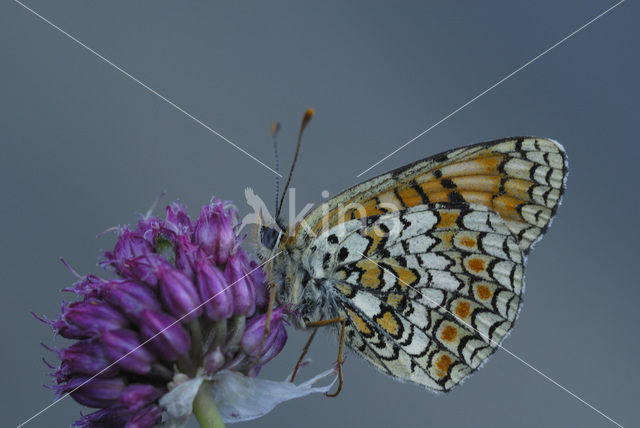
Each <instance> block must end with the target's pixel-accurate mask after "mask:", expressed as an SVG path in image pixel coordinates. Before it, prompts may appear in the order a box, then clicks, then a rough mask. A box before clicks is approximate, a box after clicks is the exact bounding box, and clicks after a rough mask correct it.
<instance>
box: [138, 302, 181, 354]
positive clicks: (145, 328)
mask: <svg viewBox="0 0 640 428" xmlns="http://www.w3.org/2000/svg"><path fill="white" fill-rule="evenodd" d="M140 320H141V323H142V324H141V325H140V330H141V332H142V337H143V338H144V339H145V340H149V339H151V340H150V341H149V346H150V347H151V348H153V350H154V351H155V352H156V353H157V354H158V355H159V356H160V357H161V358H163V359H164V360H165V361H169V362H172V361H176V360H177V359H178V358H180V356H181V355H183V354H185V353H186V352H187V351H188V350H189V347H190V346H191V339H190V337H189V334H188V333H187V331H186V330H185V329H184V328H183V327H182V326H181V325H180V323H177V322H176V319H175V318H173V317H171V316H170V315H167V314H164V313H161V312H155V311H149V310H146V309H145V310H144V311H142V313H141V315H140ZM152 338H153V339H152Z"/></svg>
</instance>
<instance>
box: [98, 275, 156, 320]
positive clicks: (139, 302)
mask: <svg viewBox="0 0 640 428" xmlns="http://www.w3.org/2000/svg"><path fill="white" fill-rule="evenodd" d="M102 298H103V299H104V300H106V301H107V302H109V303H111V304H112V305H114V306H116V307H118V308H119V309H120V310H121V311H122V312H124V314H125V315H127V316H128V317H129V318H132V319H134V320H136V319H138V316H139V315H140V312H142V311H143V310H144V309H150V310H153V311H160V310H161V309H160V302H159V301H158V298H157V297H156V294H155V293H154V292H153V291H152V290H151V289H149V287H147V286H145V285H143V284H140V283H137V282H134V281H129V280H124V281H111V282H109V283H107V284H106V285H105V286H104V287H103V288H102Z"/></svg>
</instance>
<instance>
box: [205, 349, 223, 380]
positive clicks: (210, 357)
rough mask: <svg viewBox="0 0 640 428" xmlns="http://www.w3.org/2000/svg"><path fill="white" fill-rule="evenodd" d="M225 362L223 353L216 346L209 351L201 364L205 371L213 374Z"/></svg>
mask: <svg viewBox="0 0 640 428" xmlns="http://www.w3.org/2000/svg"><path fill="white" fill-rule="evenodd" d="M224 363H225V358H224V355H223V354H222V351H221V350H220V347H217V348H216V349H214V350H213V351H211V352H209V353H208V354H207V355H205V357H204V361H203V365H204V369H205V371H206V372H207V373H210V374H213V373H215V372H217V371H218V370H220V369H221V368H222V367H223V366H224Z"/></svg>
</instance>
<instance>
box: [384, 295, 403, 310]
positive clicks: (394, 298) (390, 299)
mask: <svg viewBox="0 0 640 428" xmlns="http://www.w3.org/2000/svg"><path fill="white" fill-rule="evenodd" d="M403 298H404V296H403V295H402V294H395V293H390V294H389V295H388V296H387V304H388V305H390V306H393V307H394V308H397V307H398V306H400V305H401V304H402V299H403Z"/></svg>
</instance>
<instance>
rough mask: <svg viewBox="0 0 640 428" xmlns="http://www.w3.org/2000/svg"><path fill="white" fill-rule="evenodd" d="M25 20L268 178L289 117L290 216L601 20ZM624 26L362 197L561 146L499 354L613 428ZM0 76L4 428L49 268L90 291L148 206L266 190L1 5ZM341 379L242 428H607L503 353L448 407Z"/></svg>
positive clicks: (400, 159)
mask: <svg viewBox="0 0 640 428" xmlns="http://www.w3.org/2000/svg"><path fill="white" fill-rule="evenodd" d="M480 3H481V4H480ZM27 4H28V5H29V6H30V7H32V8H34V10H36V11H37V12H39V13H41V14H42V15H43V16H44V17H46V18H48V19H50V20H51V21H52V22H54V23H55V24H57V25H59V26H60V27H61V28H63V29H64V30H66V31H68V32H69V33H71V34H73V35H74V36H76V37H77V38H78V39H79V40H81V41H82V42H84V43H86V44H87V45H88V46H90V47H92V48H94V49H96V50H97V51H99V52H100V53H101V54H103V55H104V56H105V57H107V58H109V59H110V60H112V61H113V62H115V63H116V64H118V65H120V66H121V67H123V68H124V69H126V70H127V71H128V72H130V73H131V74H133V75H134V76H136V77H137V78H139V79H141V80H142V81H143V82H145V83H146V84H148V85H149V86H150V87H152V88H154V89H155V90H157V91H158V92H160V93H162V94H163V95H165V96H166V97H168V98H169V99H171V100H172V101H174V102H175V103H177V104H178V105H180V106H182V107H184V108H185V109H186V110H187V111H189V112H191V113H192V114H193V115H195V116H196V117H198V118H199V119H201V120H202V121H203V122H205V123H207V124H208V125H210V126H211V127H213V128H214V129H216V130H217V131H219V132H220V133H222V134H223V135H225V136H226V137H228V138H229V139H231V140H233V141H234V142H236V143H237V144H238V145H240V146H241V147H243V148H244V149H246V150H247V151H249V152H250V153H252V154H254V155H255V156H256V157H258V158H260V159H262V160H263V161H264V162H266V163H268V164H270V165H271V164H272V153H271V143H270V138H269V126H270V124H271V122H272V121H273V120H276V119H277V120H280V121H281V122H282V123H283V130H282V134H281V151H282V164H283V165H285V168H287V167H288V162H289V160H290V159H291V155H292V153H293V146H294V138H295V134H296V132H297V127H298V123H299V120H300V118H301V116H302V113H303V112H304V110H305V109H306V108H307V107H315V109H316V117H315V118H314V119H313V122H312V123H311V125H310V127H309V129H308V132H307V134H306V137H305V141H304V147H303V149H302V154H301V158H300V162H299V166H298V169H297V171H296V174H295V177H294V186H295V187H296V188H297V192H298V204H299V206H301V205H303V204H304V203H306V202H314V201H315V202H317V201H319V200H321V197H320V192H321V191H322V190H324V189H327V190H329V191H330V192H331V193H332V194H335V193H336V192H337V191H339V190H341V189H343V188H345V187H347V186H350V185H353V184H355V183H356V182H358V181H361V179H357V178H356V174H357V173H359V172H360V171H362V170H364V169H365V168H367V167H368V166H369V165H371V164H372V163H373V162H375V161H377V160H378V159H380V158H381V157H382V156H384V155H386V154H387V153H389V152H390V151H391V150H393V149H394V148H396V147H398V146H399V145H401V144H402V143H404V142H405V141H407V140H409V139H410V138H412V137H414V136H415V135H417V134H418V133H419V132H421V131H423V130H424V129H426V128H427V127H429V126H430V125H431V124H433V123H435V122H436V121H438V120H439V119H441V118H442V117H443V116H445V115H446V114H448V113H449V112H451V111H453V110H454V109H456V108H457V107H459V106H460V105H462V104H463V103H464V102H466V101H467V100H469V99H470V98H472V97H473V96H475V95H477V94H478V93H480V92H481V91H483V90H484V89H486V88H488V87H489V86H490V85H491V84H493V83H495V82H496V81H498V80H499V79H501V78H502V77H504V76H505V75H507V74H509V73H510V72H512V71H513V70H514V69H516V68H517V67H519V66H521V65H522V64H524V63H525V62H526V61H528V60H529V59H531V58H533V57H534V56H535V55H537V54H538V53H540V52H541V51H543V50H544V49H546V48H547V47H549V46H551V45H552V44H554V43H556V42H557V41H559V40H560V39H562V38H563V37H564V36H566V35H567V34H569V33H570V32H572V31H573V30H575V29H577V28H578V27H580V26H581V25H583V24H584V23H586V22H587V21H588V20H590V19H591V18H593V17H595V16H596V15H598V14H599V13H600V12H602V11H604V10H605V9H606V8H608V7H609V6H611V5H613V2H610V1H564V2H561V3H559V2H555V1H538V2H526V1H515V2H514V1H489V2H472V1H464V2H447V1H442V2H407V3H402V4H393V3H392V2H382V3H380V2H377V3H374V2H357V3H356V2H350V3H348V4H347V3H338V2H278V3H273V2H269V3H267V2H249V3H245V2H243V3H240V4H229V3H225V4H216V3H213V2H192V3H188V4H184V3H182V2H180V3H179V2H168V1H153V2H152V1H144V2H143V1H136V2H128V1H127V2H124V1H110V2H95V1H93V2H86V1H57V2H47V1H43V0H39V1H35V0H31V1H29V2H28V3H27ZM639 11H640V10H639V7H638V5H637V3H634V2H630V1H628V2H626V3H624V4H622V5H621V6H620V7H618V8H617V9H616V10H614V11H613V12H611V13H610V14H609V15H606V16H605V17H603V18H602V19H601V20H599V21H597V22H596V23H594V24H593V25H592V26H590V27H588V28H586V29H585V30H584V31H583V32H581V33H579V34H577V35H576V36H575V37H574V38H572V39H570V40H569V41H567V42H566V43H564V44H562V45H561V46H559V47H558V48H556V49H555V50H553V51H551V52H550V53H549V54H548V55H546V56H544V57H542V58H541V59H540V60H538V61H537V62H535V63H533V64H532V65H530V66H529V67H527V68H526V69H524V70H523V71H522V72H520V73H518V74H517V75H515V76H514V77H513V78H511V79H510V80H508V81H506V82H505V83H504V84H502V85H500V86H499V87H498V88H496V89H495V90H494V91H492V92H490V93H488V94H487V95H485V96H483V97H482V98H480V99H479V100H478V101H476V102H475V103H473V104H471V105H470V106H469V107H467V108H466V109H464V110H462V111H461V112H460V113H458V114H457V115H455V116H453V117H452V118H450V119H449V120H447V121H446V122H444V123H443V124H441V125H440V126H438V127H436V128H435V129H434V130H432V131H431V132H429V133H428V134H426V135H425V136H423V137H422V138H420V139H419V140H417V141H415V142H414V143H413V144H411V145H410V146H409V147H407V148H406V149H404V150H402V151H400V152H399V153H398V154H397V155H395V156H393V157H392V158H391V159H389V160H387V161H385V162H384V163H383V164H381V165H379V166H378V167H376V168H375V169H374V170H373V171H371V172H370V173H368V174H367V175H366V176H365V177H367V178H368V177H372V176H373V175H374V174H379V173H381V172H384V171H385V170H388V169H390V168H393V167H397V166H400V165H403V164H406V163H408V162H411V161H414V160H417V159H420V158H423V157H425V156H428V155H432V154H435V153H438V152H440V151H442V150H446V149H450V148H453V147H456V146H460V145H465V144H470V143H474V142H478V141H484V140H490V139H495V138H500V137H504V136H509V135H528V134H530V135H540V136H547V137H552V138H555V139H557V140H558V141H560V142H562V143H563V144H564V146H565V147H566V149H567V152H568V155H569V160H570V171H571V173H570V176H569V181H568V192H567V194H566V198H565V201H564V204H563V206H562V207H561V209H560V210H559V212H558V216H557V218H556V220H555V222H554V224H553V227H552V228H551V230H550V233H549V234H548V236H546V237H545V238H544V239H543V240H542V241H541V242H540V243H539V244H538V245H537V247H536V249H535V250H534V251H533V253H532V254H531V256H530V257H529V266H528V269H527V284H528V286H527V290H526V293H525V304H524V308H523V310H522V312H521V315H520V318H519V322H518V323H517V325H516V328H515V329H514V332H513V334H512V335H511V336H510V337H509V338H508V339H507V340H506V342H505V343H504V345H505V346H506V348H507V349H509V350H510V351H512V352H513V353H515V354H516V355H518V356H520V357H521V358H523V359H524V360H526V361H527V362H529V363H530V364H532V365H533V366H535V367H537V368H538V369H540V370H541V371H543V372H544V373H546V374H547V375H548V376H550V377H551V378H553V379H555V380H557V381H558V382H559V383H561V384H562V385H565V386H566V387H567V388H569V389H570V390H572V391H574V392H575V393H576V394H577V395H579V396H581V397H583V398H584V399H585V400H587V401H589V402H590V403H592V404H593V405H594V406H595V407H597V408H599V409H601V410H602V411H603V412H605V413H607V414H608V415H610V416H611V417H612V418H613V419H616V420H617V421H619V422H620V423H621V424H622V425H628V426H631V425H634V423H637V417H636V416H635V412H636V411H637V399H638V395H639V390H638V381H639V380H640V379H639V371H638V352H639V351H640V346H639V341H638V330H637V328H638V322H639V321H640V315H639V311H638V307H639V306H638V304H639V296H640V292H639V291H638V290H639V284H638V274H637V270H636V269H637V267H638V243H639V242H640V235H639V232H638V228H637V217H638V214H637V213H638V207H639V202H640V201H639V198H638V190H637V189H638V183H639V178H640V173H639V168H638V155H639V154H640V149H639V142H638V141H637V138H636V132H635V126H636V124H637V121H638V117H639V115H638V113H640V111H639V109H638V102H637V98H638V94H639V89H640V87H639V84H638V75H639V72H640V69H639V61H638V51H637V45H638V40H639V39H638V36H639V31H638V27H637V18H638V16H639V14H638V12H639ZM0 53H1V55H2V58H3V61H2V67H1V69H0V81H2V96H1V97H0V133H1V135H0V142H1V143H0V144H1V147H2V152H1V153H2V155H1V157H0V186H1V187H0V195H1V196H2V199H1V200H2V211H1V216H2V217H1V219H0V220H1V221H0V236H1V237H2V239H1V240H0V241H1V242H0V275H1V277H0V278H1V286H2V300H1V303H0V304H1V311H0V322H1V325H2V331H3V340H2V343H3V345H4V349H3V350H2V352H1V353H0V367H2V371H3V374H2V381H3V382H2V384H3V386H2V388H1V389H0V391H1V392H0V402H2V407H3V411H2V420H3V423H2V424H3V425H6V426H15V425H17V424H18V423H20V422H22V421H23V420H24V419H26V418H28V417H29V416H30V415H32V414H33V413H35V412H36V411H37V410H39V409H41V408H42V407H44V406H46V405H48V404H49V403H51V401H52V394H51V392H50V391H47V390H45V389H44V388H42V387H41V384H43V383H46V382H49V380H48V377H47V376H46V373H47V371H48V370H47V369H46V368H45V367H44V366H43V364H42V363H41V361H40V358H41V356H42V355H44V354H45V351H44V350H43V349H42V348H41V347H40V346H39V344H38V342H40V341H45V342H47V343H52V341H51V335H50V332H49V330H48V329H47V328H46V327H45V326H44V325H41V324H40V323H39V322H37V321H36V320H34V319H33V318H32V317H31V315H29V311H35V312H37V313H41V314H47V315H49V316H55V314H56V313H57V311H58V309H59V302H60V300H61V299H62V298H63V297H65V296H64V295H62V294H60V293H59V292H58V290H59V289H60V288H62V287H64V286H67V285H68V284H70V283H71V282H72V281H73V279H74V278H73V277H72V276H71V275H70V274H69V272H67V270H65V269H64V268H63V267H62V265H61V264H60V263H59V262H58V257H59V256H64V257H65V258H66V259H67V260H68V261H69V262H70V263H71V264H72V265H73V266H74V267H75V268H76V269H78V270H79V271H80V272H82V273H89V272H99V269H98V268H96V267H95V263H96V260H97V258H98V255H99V250H100V249H107V248H109V247H110V246H111V245H112V244H113V237H111V236H106V237H102V238H99V239H95V236H96V234H97V233H99V232H101V231H102V230H104V229H106V228H108V227H110V226H113V225H117V224H126V223H132V222H134V221H135V215H134V213H135V212H143V211H145V210H146V209H147V208H148V207H149V205H150V204H151V203H152V201H153V200H154V198H155V197H156V196H157V195H158V193H159V192H160V191H162V190H166V191H167V192H168V193H167V196H166V197H165V199H164V202H169V201H172V200H174V199H177V198H180V199H181V200H182V201H184V202H185V203H186V204H187V205H188V206H189V207H190V212H191V213H192V214H197V212H198V211H199V207H200V206H201V205H202V204H204V203H206V202H207V201H208V199H209V197H210V196H211V194H215V195H216V196H218V197H221V198H223V199H231V200H234V201H235V202H236V203H237V204H238V206H239V207H240V209H241V211H242V212H243V213H246V212H248V209H249V208H248V207H247V206H246V204H245V203H244V193H243V190H244V188H245V187H246V186H252V187H253V188H254V189H255V190H256V192H257V193H258V194H259V195H262V196H263V197H264V199H265V201H266V202H267V203H271V200H272V198H273V178H274V177H273V175H272V173H271V172H269V171H268V170H267V169H265V168H264V167H262V166H260V165H259V164H257V163H256V162H255V161H253V160H251V159H250V158H248V157H246V156H245V155H243V154H242V153H240V152H239V151H237V150H236V149H234V148H233V147H231V146H230V145H229V144H227V143H225V142H224V141H222V140H221V139H220V138H218V137H216V136H215V135H213V134H211V133H210V132H209V131H207V130H206V129H204V128H203V127H202V126H200V125H198V124H196V123H195V122H193V121H192V120H191V119H189V118H187V117H186V116H185V115H184V114H182V113H180V112H178V111H177V110H175V109H174V108H173V107H171V106H169V105H168V104H167V103H165V102H164V101H162V100H160V99H159V98H158V97H156V96H155V95H153V94H151V93H150V92H148V91H147V90H145V89H144V88H142V87H141V86H139V85H138V84H136V83H135V82H133V81H132V80H131V79H129V78H127V77H125V76H124V75H123V74H121V73H120V72H118V71H116V70H114V69H113V68H112V67H111V66H109V65H108V64H106V63H105V62H103V61H102V60H100V59H98V58H97V57H96V56H94V55H93V54H91V53H89V52H88V51H86V50H85V49H83V48H82V47H80V46H79V45H77V44H76V43H74V42H73V41H72V40H70V39H69V38H67V37H65V36H64V35H62V34H61V33H59V32H58V31H56V30H55V29H53V28H52V27H50V26H49V25H47V24H45V23H44V22H42V21H41V20H39V19H38V18H36V17H35V16H34V15H32V14H31V13H29V12H28V11H27V10H25V9H24V8H22V7H21V6H19V5H18V4H16V3H14V2H12V1H4V2H2V5H1V6H0ZM365 177H362V178H365ZM305 338H306V334H304V333H300V332H294V331H292V332H291V335H290V341H289V343H288V346H287V348H285V351H284V352H283V353H282V354H281V355H280V356H279V358H277V360H274V362H273V363H272V364H270V365H269V366H268V367H267V368H266V369H265V370H264V372H263V373H264V376H265V377H267V378H275V379H280V378H284V376H285V375H286V374H287V373H288V372H289V371H290V370H291V367H292V366H293V363H294V361H295V359H296V358H297V356H298V349H299V348H300V347H301V346H302V343H303V342H304V340H305ZM335 350H336V340H335V339H334V338H332V337H328V336H325V337H321V338H320V339H319V340H317V342H316V344H315V345H314V346H313V348H312V351H311V355H312V356H313V358H314V365H313V366H312V367H311V368H310V369H308V370H307V371H306V374H307V375H310V374H312V373H315V372H318V371H321V370H323V369H325V368H326V367H328V366H329V365H330V364H331V363H332V361H333V359H334V358H335ZM49 358H50V359H52V360H55V359H54V358H51V356H49ZM345 377H346V384H345V387H344V391H343V392H342V394H341V395H340V397H339V398H337V399H328V398H324V397H321V396H312V397H308V398H305V399H300V400H296V401H292V402H289V403H287V404H285V405H282V406H280V407H278V408H277V409H276V410H275V411H274V412H273V413H271V414H269V415H268V416H267V417H265V418H263V419H260V420H258V421H254V422H251V423H246V424H244V426H254V427H258V426H261V427H263V426H278V427H297V426H303V425H305V426H318V427H320V426H323V427H324V426H335V427H342V426H357V425H361V426H371V427H383V426H390V425H392V424H393V425H397V426H408V427H414V426H452V427H459V426H469V425H474V426H491V427H498V426H505V427H507V426H516V425H517V426H613V425H612V424H611V423H609V422H607V421H606V420H605V419H604V418H602V417H601V416H600V415H598V414H597V413H595V412H594V411H593V410H591V409H589V408H587V407H586V406H585V405H583V404H581V403H580V402H578V401H577V400H576V399H575V398H573V397H571V396H570V395H569V394H567V393H566V392H564V391H562V390H560V389H558V388H557V387H556V386H554V385H553V384H552V383H550V382H549V381H547V380H545V379H544V378H543V377H541V376H540V375H538V374H536V373H534V372H533V371H532V370H531V369H529V368H527V367H526V366H525V365H523V364H522V363H520V362H519V361H517V360H516V359H514V358H513V357H512V356H510V355H509V354H507V353H506V352H504V351H499V352H497V354H496V355H495V356H494V357H493V358H492V359H491V361H490V362H489V363H488V364H487V365H486V367H485V368H483V369H482V370H480V371H479V372H478V373H477V374H475V375H474V376H473V377H472V378H470V379H469V380H468V381H467V382H466V384H465V385H464V386H462V387H460V388H458V389H456V390H454V391H453V392H452V393H450V394H448V395H439V396H436V395H434V394H431V393H428V392H425V391H423V390H421V389H420V388H417V387H414V386H411V385H404V384H400V383H398V382H395V381H393V380H392V379H390V378H387V377H385V376H383V375H381V374H379V373H378V372H376V371H375V370H374V369H372V368H371V367H370V366H369V365H368V364H367V363H365V362H364V361H361V360H359V359H358V358H357V357H354V356H351V357H349V358H348V360H347V362H346V364H345ZM632 406H633V407H632ZM79 411H80V406H78V405H77V404H76V403H74V402H73V401H72V400H69V399H67V400H65V401H63V402H61V403H58V404H57V405H55V406H54V407H53V408H51V409H50V410H48V411H47V412H46V413H45V414H43V415H41V416H40V417H39V418H38V419H36V420H34V421H33V422H32V423H31V424H30V425H29V426H32V427H52V426H53V427H58V426H65V425H67V424H68V423H70V422H71V421H73V420H74V419H76V418H77V416H78V414H79ZM193 426H195V423H193Z"/></svg>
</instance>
